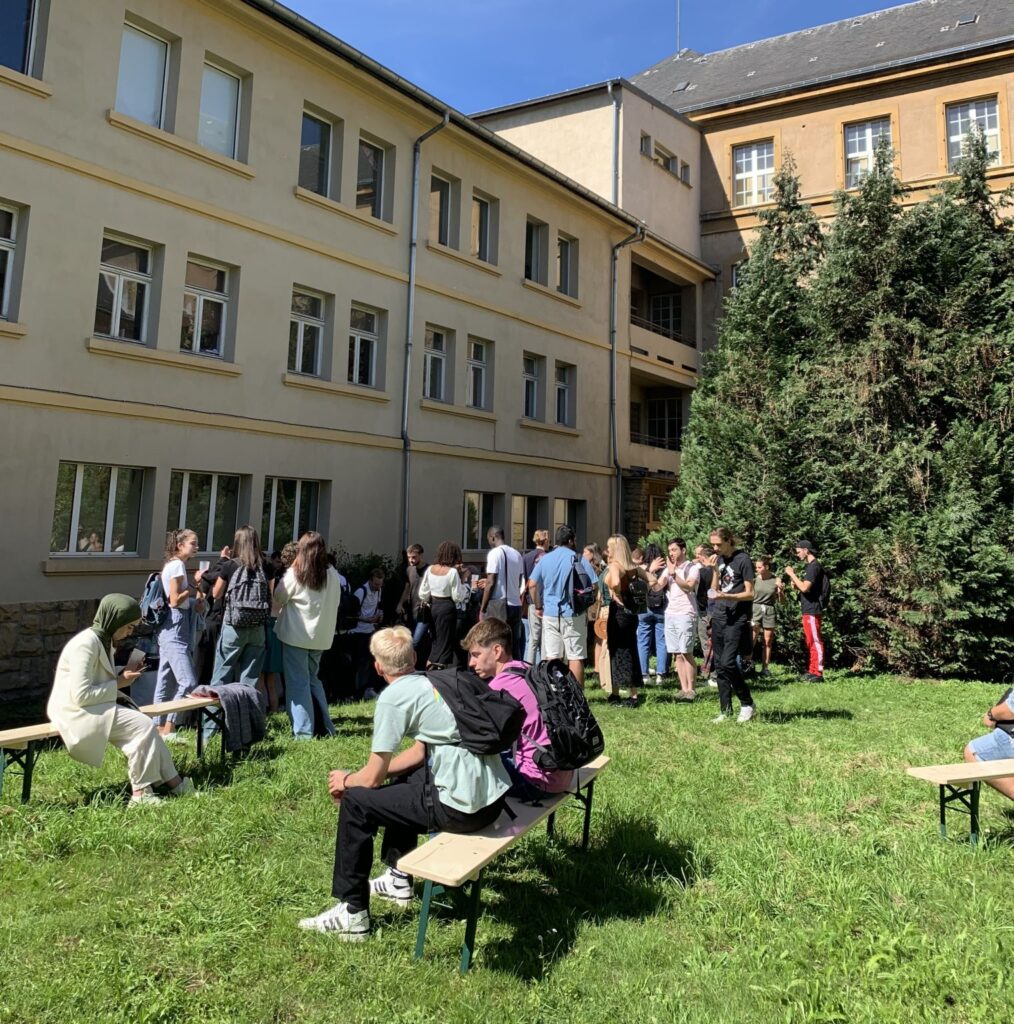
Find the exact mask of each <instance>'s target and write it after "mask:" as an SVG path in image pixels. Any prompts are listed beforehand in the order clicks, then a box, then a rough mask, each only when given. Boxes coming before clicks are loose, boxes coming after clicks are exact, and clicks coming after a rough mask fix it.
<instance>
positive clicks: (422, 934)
mask: <svg viewBox="0 0 1014 1024" xmlns="http://www.w3.org/2000/svg"><path fill="white" fill-rule="evenodd" d="M433 889H434V885H433V883H432V882H431V881H430V880H429V879H427V880H426V884H425V885H424V886H423V895H422V908H421V909H420V913H419V931H418V932H417V933H416V937H415V958H416V960H421V959H422V955H423V949H424V947H425V946H426V929H427V928H428V927H429V923H430V903H432V901H433Z"/></svg>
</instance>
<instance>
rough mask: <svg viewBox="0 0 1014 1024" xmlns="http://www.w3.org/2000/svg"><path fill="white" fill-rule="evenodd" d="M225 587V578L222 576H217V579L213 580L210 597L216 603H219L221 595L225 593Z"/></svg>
mask: <svg viewBox="0 0 1014 1024" xmlns="http://www.w3.org/2000/svg"><path fill="white" fill-rule="evenodd" d="M225 587H226V582H225V577H224V576H219V577H218V579H217V580H215V585H214V586H213V587H212V588H211V596H212V597H213V598H214V599H215V600H216V601H221V599H222V595H223V594H224V593H225Z"/></svg>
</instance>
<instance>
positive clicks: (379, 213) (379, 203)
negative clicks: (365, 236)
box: [356, 135, 387, 220]
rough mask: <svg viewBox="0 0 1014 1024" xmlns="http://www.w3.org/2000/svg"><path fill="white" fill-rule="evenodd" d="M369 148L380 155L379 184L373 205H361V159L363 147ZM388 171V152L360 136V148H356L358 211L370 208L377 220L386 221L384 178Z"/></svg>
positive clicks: (378, 165)
mask: <svg viewBox="0 0 1014 1024" xmlns="http://www.w3.org/2000/svg"><path fill="white" fill-rule="evenodd" d="M364 146H369V148H370V149H375V150H376V151H377V152H378V153H379V154H380V159H379V160H378V161H377V179H376V181H377V183H376V187H375V189H374V192H373V203H372V204H368V203H360V201H359V181H360V178H359V158H360V156H361V154H362V151H363V147H364ZM386 171H387V150H386V148H385V147H384V146H378V145H377V144H376V143H375V142H370V140H369V139H364V138H363V137H362V136H361V135H360V136H359V146H358V147H357V148H356V209H357V210H365V209H367V208H369V211H370V216H371V217H376V218H377V220H383V219H384V177H385V174H386Z"/></svg>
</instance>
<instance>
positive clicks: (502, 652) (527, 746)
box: [461, 619, 574, 803]
mask: <svg viewBox="0 0 1014 1024" xmlns="http://www.w3.org/2000/svg"><path fill="white" fill-rule="evenodd" d="M511 642H512V634H511V629H510V626H508V625H507V623H506V622H504V621H503V620H502V619H483V621H482V622H479V623H477V624H476V625H474V626H473V627H472V628H471V629H470V630H469V631H468V635H467V636H466V637H465V639H464V640H462V641H461V646H462V647H463V648H464V649H465V651H467V652H468V667H469V668H470V669H471V670H472V671H473V672H474V673H475V674H476V675H477V676H478V677H479V678H480V679H486V680H488V681H489V688H490V689H491V690H503V691H504V692H505V693H509V694H510V695H511V696H512V697H513V698H514V699H515V700H516V701H517V702H518V703H519V704H520V705H521V706H522V707H523V708H524V709H525V724H524V726H523V727H522V729H521V735H520V736H519V737H518V741H517V743H516V744H515V746H514V749H513V750H506V751H504V752H503V754H502V755H501V757H502V759H503V763H504V767H505V768H506V769H507V774H508V775H509V776H510V777H511V788H510V790H509V791H508V793H507V795H508V796H509V797H514V798H515V799H517V800H521V801H522V802H524V803H537V802H538V801H539V800H540V799H541V798H542V797H544V796H546V795H547V794H549V793H566V792H567V791H568V790H569V789H570V788H571V784H572V783H573V781H574V773H573V772H566V771H546V770H545V769H543V768H540V767H539V765H538V764H537V763H536V755H537V754H538V752H539V747H548V746H549V745H550V742H549V733H548V732H547V731H546V723H545V722H544V721H543V719H542V712H541V711H540V710H539V702H538V701H537V700H536V699H535V694H534V693H532V689H531V687H530V686H529V685H528V683H527V682H526V681H525V673H526V672H527V671H528V666H527V665H526V664H525V663H524V662H523V661H512V660H511Z"/></svg>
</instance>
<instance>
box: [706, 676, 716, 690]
mask: <svg viewBox="0 0 1014 1024" xmlns="http://www.w3.org/2000/svg"><path fill="white" fill-rule="evenodd" d="M708 686H710V687H711V689H712V690H717V689H718V680H717V679H716V678H715V677H714V676H709V677H708Z"/></svg>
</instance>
